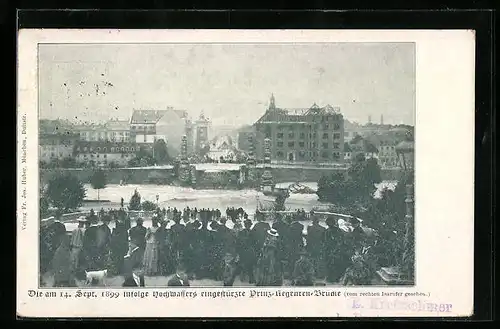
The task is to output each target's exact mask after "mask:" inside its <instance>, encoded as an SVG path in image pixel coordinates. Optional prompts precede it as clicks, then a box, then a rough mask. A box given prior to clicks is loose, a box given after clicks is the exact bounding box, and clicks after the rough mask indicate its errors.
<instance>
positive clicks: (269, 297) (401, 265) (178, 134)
mask: <svg viewBox="0 0 500 329" xmlns="http://www.w3.org/2000/svg"><path fill="white" fill-rule="evenodd" d="M474 52H475V35H474V32H473V31H466V30H453V31H451V30H449V31H447V30H439V31H438V30H425V31H424V30H383V31H382V30H380V31H379V30H85V29H83V30H71V29H66V30H65V29H40V30H37V29H21V30H20V31H19V35H18V110H17V111H18V112H17V117H18V123H17V124H18V127H17V128H18V130H17V131H18V133H17V147H18V153H17V159H18V162H17V168H18V169H17V172H18V185H17V193H18V194H17V200H18V203H17V210H18V211H17V217H18V221H17V238H18V244H17V314H18V316H19V317H33V318H38V317H43V318H72V317H84V318H85V317H99V318H106V317H166V318H176V317H183V318H186V317H188V318H191V317H192V318H200V317H202V318H219V317H225V318H228V317H229V318H232V317H246V318H261V317H266V318H274V317H305V318H308V317H322V318H336V317H346V318H350V317H457V316H470V315H472V314H473V306H474V305H473V270H474V268H473V264H474V259H473V254H474V250H473V243H474V212H473V209H474V192H473V187H474V165H473V164H474V75H475V73H474V63H475V53H474Z"/></svg>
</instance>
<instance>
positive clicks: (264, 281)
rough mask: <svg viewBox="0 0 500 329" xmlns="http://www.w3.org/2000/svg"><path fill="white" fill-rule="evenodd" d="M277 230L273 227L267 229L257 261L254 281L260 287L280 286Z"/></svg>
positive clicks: (281, 274)
mask: <svg viewBox="0 0 500 329" xmlns="http://www.w3.org/2000/svg"><path fill="white" fill-rule="evenodd" d="M278 237H279V234H278V232H277V231H276V230H275V229H269V230H268V231H267V240H266V242H265V243H264V247H263V248H262V253H261V255H260V257H259V260H258V261H257V271H256V281H257V282H256V283H257V286H260V287H268V286H281V285H282V284H283V271H282V266H281V264H280V262H279V259H278V255H277V252H278V250H277V238H278Z"/></svg>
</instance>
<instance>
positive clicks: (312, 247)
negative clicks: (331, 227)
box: [306, 214, 326, 278]
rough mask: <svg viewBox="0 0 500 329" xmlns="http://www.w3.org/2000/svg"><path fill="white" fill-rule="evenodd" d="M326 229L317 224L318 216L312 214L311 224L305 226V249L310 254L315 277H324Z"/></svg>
mask: <svg viewBox="0 0 500 329" xmlns="http://www.w3.org/2000/svg"><path fill="white" fill-rule="evenodd" d="M325 232H326V229H325V228H324V227H323V226H321V225H320V224H319V217H318V216H317V215H315V214H313V216H312V225H311V226H309V227H307V237H306V240H307V249H308V252H309V255H311V261H312V263H313V266H314V272H315V275H316V277H317V278H324V276H325V275H324V274H325V273H324V272H325V271H324V264H323V259H324V252H325V237H326V235H325Z"/></svg>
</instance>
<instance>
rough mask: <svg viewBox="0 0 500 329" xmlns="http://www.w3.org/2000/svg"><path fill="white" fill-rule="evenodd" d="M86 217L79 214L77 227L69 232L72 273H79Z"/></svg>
mask: <svg viewBox="0 0 500 329" xmlns="http://www.w3.org/2000/svg"><path fill="white" fill-rule="evenodd" d="M86 222H87V219H86V218H85V216H80V217H79V218H78V227H77V228H75V229H74V230H73V231H72V232H71V241H70V249H71V271H72V273H73V274H74V275H78V276H79V274H81V273H80V257H81V252H82V249H83V237H84V235H85V223H86Z"/></svg>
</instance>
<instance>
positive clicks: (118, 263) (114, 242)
mask: <svg viewBox="0 0 500 329" xmlns="http://www.w3.org/2000/svg"><path fill="white" fill-rule="evenodd" d="M127 251H128V233H127V229H126V227H125V223H124V222H123V221H122V220H117V221H116V226H115V228H114V229H113V233H111V260H112V264H113V266H112V272H113V274H115V275H117V274H122V273H123V262H124V260H123V257H125V255H126V254H127Z"/></svg>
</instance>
